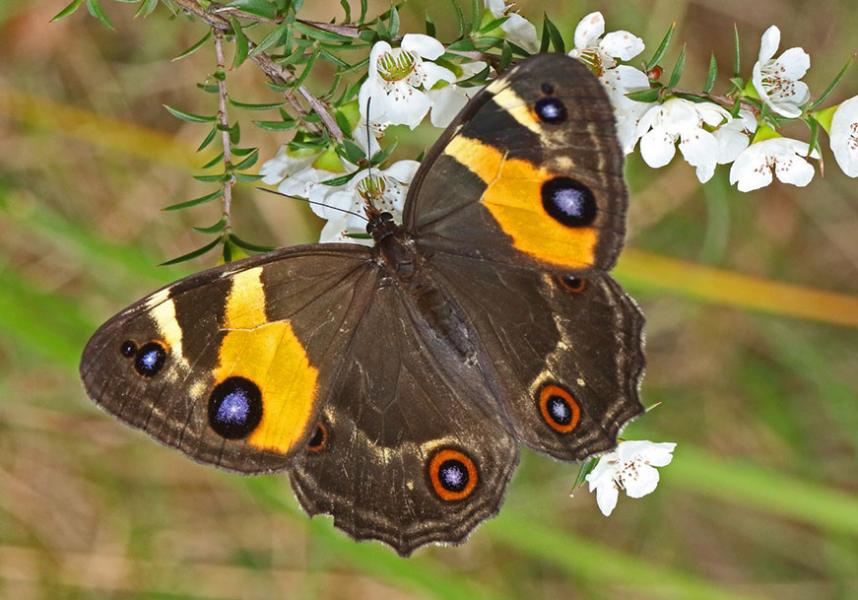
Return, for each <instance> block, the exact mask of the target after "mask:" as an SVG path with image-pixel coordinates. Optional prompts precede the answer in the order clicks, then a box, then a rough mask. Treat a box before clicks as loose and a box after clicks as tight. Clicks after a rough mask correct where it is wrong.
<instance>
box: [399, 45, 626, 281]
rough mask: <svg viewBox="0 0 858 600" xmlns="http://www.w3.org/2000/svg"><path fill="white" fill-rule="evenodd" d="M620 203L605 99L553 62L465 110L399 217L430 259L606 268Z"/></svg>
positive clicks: (614, 245) (488, 92) (573, 66)
mask: <svg viewBox="0 0 858 600" xmlns="http://www.w3.org/2000/svg"><path fill="white" fill-rule="evenodd" d="M451 182H455V186H454V187H451ZM626 204H627V198H626V187H625V183H624V181H623V153H622V151H621V150H620V147H619V143H618V141H617V138H616V133H615V126H614V117H613V112H612V109H611V104H610V102H609V100H608V97H607V95H606V93H605V91H604V90H603V89H602V85H601V83H600V82H599V80H598V79H597V78H596V77H595V76H593V74H592V73H590V72H589V70H588V69H587V68H586V67H585V66H584V65H582V64H581V63H579V62H578V61H577V60H575V59H572V58H569V57H568V56H564V55H556V54H554V55H539V56H536V57H533V58H531V59H529V60H527V61H525V62H523V63H521V64H520V65H518V66H516V67H514V68H513V69H511V70H510V71H509V72H508V73H506V74H505V75H504V76H503V77H501V78H499V79H497V80H496V81H494V82H492V83H491V84H490V85H489V86H487V87H486V88H485V89H484V90H482V91H481V92H480V93H479V94H477V95H476V96H475V97H474V98H473V99H472V100H471V101H470V103H469V104H468V106H467V107H466V108H465V109H464V110H463V111H462V113H461V114H460V115H459V116H458V117H457V119H456V120H455V121H454V122H453V124H452V125H451V126H450V128H448V130H447V131H446V132H445V134H444V135H443V136H442V138H441V139H440V140H439V141H438V142H437V143H436V145H435V146H434V147H433V149H432V150H431V151H430V152H429V154H428V156H427V158H426V160H424V162H423V164H422V165H421V168H420V170H419V171H418V173H417V174H416V176H415V180H414V183H413V184H412V187H411V190H410V192H409V196H408V200H407V202H406V207H405V217H404V218H405V226H406V228H408V229H410V230H411V231H413V232H414V235H415V238H416V239H417V243H418V244H419V245H420V247H421V249H423V250H424V251H425V252H427V253H431V252H433V251H436V250H441V251H445V252H451V253H457V254H466V255H469V256H474V257H479V258H485V259H488V260H492V261H495V262H501V263H505V264H515V265H530V266H536V267H542V268H556V269H562V270H567V271H568V270H581V269H587V268H589V267H591V266H598V267H600V268H603V269H608V268H610V267H611V266H612V265H613V263H614V262H615V260H616V257H617V254H618V253H619V251H620V248H621V246H622V240H623V235H624V222H625V210H626Z"/></svg>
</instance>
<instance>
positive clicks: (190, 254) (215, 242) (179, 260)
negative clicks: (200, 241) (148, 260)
mask: <svg viewBox="0 0 858 600" xmlns="http://www.w3.org/2000/svg"><path fill="white" fill-rule="evenodd" d="M220 242H221V238H220V237H217V238H215V239H214V240H212V241H211V242H209V243H208V244H206V245H205V246H201V247H199V248H197V249H196V250H192V251H191V252H188V253H187V254H183V255H182V256H179V257H176V258H171V259H170V260H168V261H167V262H162V263H161V265H160V266H162V267H166V266H169V265H176V264H179V263H182V262H187V261H189V260H192V259H194V258H197V257H198V256H202V255H203V254H205V253H206V252H209V251H211V250H212V248H214V247H215V246H217V245H218V244H220Z"/></svg>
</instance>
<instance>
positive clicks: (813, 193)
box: [0, 0, 858, 600]
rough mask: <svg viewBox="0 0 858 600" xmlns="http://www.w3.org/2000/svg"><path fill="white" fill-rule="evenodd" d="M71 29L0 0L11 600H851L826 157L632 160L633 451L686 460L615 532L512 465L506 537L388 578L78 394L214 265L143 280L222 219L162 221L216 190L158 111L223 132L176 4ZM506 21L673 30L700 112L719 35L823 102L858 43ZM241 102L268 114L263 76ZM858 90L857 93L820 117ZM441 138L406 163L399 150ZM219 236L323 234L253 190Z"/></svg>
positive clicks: (756, 24) (653, 15)
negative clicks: (203, 117)
mask: <svg viewBox="0 0 858 600" xmlns="http://www.w3.org/2000/svg"><path fill="white" fill-rule="evenodd" d="M64 4H65V2H64V1H62V2H61V1H60V0H2V1H0V40H2V42H0V597H3V598H16V599H17V598H56V597H63V598H272V597H280V598H341V597H348V598H354V599H359V598H529V599H531V600H537V599H542V598H724V599H727V598H786V599H793V598H795V599H805V598H848V597H852V598H854V597H858V568H857V567H856V565H858V500H856V496H855V492H856V490H858V476H856V475H857V474H858V458H856V449H858V410H856V406H855V402H856V398H857V397H858V375H856V373H858V351H857V350H858V343H856V330H855V327H856V326H858V297H856V294H858V283H856V281H858V242H856V240H858V204H856V183H855V180H850V179H848V178H846V177H845V176H844V175H843V174H842V173H841V172H840V171H839V169H838V168H837V167H836V164H835V163H834V161H833V160H832V159H831V156H830V154H828V158H829V160H828V162H827V163H826V173H825V177H824V178H823V177H819V176H818V177H817V178H816V179H815V181H814V182H813V183H812V184H811V185H810V186H809V187H808V188H805V189H799V188H794V187H789V186H783V185H774V186H772V187H769V188H766V189H764V190H762V191H759V192H756V193H753V194H747V195H743V194H739V193H737V192H735V191H734V190H732V189H730V187H729V186H728V185H727V182H726V172H725V170H724V169H723V168H721V169H720V170H719V172H718V174H717V176H716V178H715V179H714V180H713V181H712V182H710V183H709V184H708V185H706V186H700V185H699V184H698V183H697V181H696V179H695V178H694V175H693V171H692V169H691V168H690V167H689V166H688V165H687V164H685V163H683V162H681V161H676V162H674V164H672V165H671V166H669V167H667V168H665V169H662V170H659V171H653V170H651V169H648V168H646V167H644V166H642V165H641V163H640V161H639V160H637V159H634V158H633V159H632V160H631V162H630V164H629V167H628V174H629V179H630V183H631V186H632V191H633V196H632V201H631V212H630V226H629V230H630V236H629V249H628V251H627V252H626V253H625V254H624V255H623V258H622V259H621V261H620V267H619V269H618V272H617V274H618V277H619V279H620V280H621V281H622V282H623V283H624V285H625V286H626V288H627V289H628V290H629V291H630V292H631V293H633V294H634V295H635V297H636V298H637V299H638V300H639V301H640V302H641V304H642V306H643V309H644V311H645V313H646V315H647V318H648V323H649V324H648V329H647V348H648V363H649V368H648V373H647V377H646V380H645V383H644V387H643V393H644V399H645V403H646V404H647V405H652V404H656V403H659V402H661V403H662V404H661V406H660V407H658V408H657V409H656V410H653V411H652V412H650V413H649V414H648V415H647V416H646V417H645V418H643V419H641V420H640V421H638V422H637V423H634V424H633V425H632V426H630V427H629V428H628V429H627V430H626V436H627V437H629V438H632V439H647V438H648V439H653V440H656V441H678V442H679V446H678V448H677V450H676V458H675V461H674V464H673V465H671V466H670V467H667V468H665V469H663V470H662V484H661V486H660V487H659V489H658V490H657V491H656V492H655V493H654V494H653V495H651V496H648V497H646V498H644V499H642V500H637V501H633V500H629V499H627V498H621V500H620V505H619V506H618V508H617V510H616V512H615V513H614V515H613V516H612V517H610V518H609V519H606V518H604V517H603V516H602V515H601V514H600V513H599V512H598V510H597V508H596V505H595V502H594V498H593V497H592V496H591V495H590V494H588V493H587V492H586V491H585V490H584V489H580V490H578V491H577V492H576V493H575V495H574V497H573V498H570V497H569V492H570V491H571V486H572V483H573V481H574V479H575V476H576V473H577V468H576V467H575V466H574V465H566V464H560V463H556V462H553V461H551V460H549V459H547V458H545V457H541V456H537V455H535V454H532V453H525V455H524V457H523V463H522V466H521V468H520V470H519V472H518V474H517V476H516V477H515V478H514V480H513V482H512V484H511V486H510V489H509V493H508V498H507V502H506V505H505V506H504V508H503V510H502V512H501V515H500V516H499V517H498V518H496V519H494V520H492V521H490V522H488V523H486V524H485V525H484V526H482V527H480V528H479V529H478V530H477V531H476V533H475V534H474V535H473V536H472V537H471V539H470V540H469V541H468V542H467V543H466V544H464V545H462V546H460V547H455V548H441V547H433V548H428V549H423V550H421V551H418V552H417V553H416V555H415V557H414V558H412V559H409V560H404V559H400V558H399V557H397V556H396V555H395V554H394V553H393V552H391V551H390V550H388V549H387V548H386V547H383V546H381V545H379V544H376V543H373V542H369V543H366V542H365V543H360V544H358V543H355V542H352V541H351V540H349V539H348V538H346V537H345V536H344V535H342V534H340V533H339V532H338V531H336V530H334V529H333V528H332V526H331V525H330V522H329V521H328V520H327V519H324V518H317V519H314V520H312V521H310V520H309V519H307V518H306V517H305V516H304V515H303V513H302V512H301V511H300V509H299V508H298V507H297V504H296V502H295V500H294V498H293V496H292V493H291V491H290V490H289V487H288V482H287V480H286V478H285V477H282V476H270V477H261V478H241V477H239V476H235V475H229V474H224V473H221V472H218V471H216V470H215V469H212V468H208V467H203V466H200V465H197V464H195V463H193V462H191V461H190V460H188V459H186V458H185V457H184V456H182V455H180V454H179V453H177V452H175V451H173V450H170V449H167V448H164V447H162V446H160V445H158V444H156V443H154V442H153V441H151V440H150V439H148V438H146V437H145V436H143V435H142V434H140V433H138V432H135V431H132V430H130V429H128V428H126V427H124V426H122V425H120V424H119V423H118V422H116V421H114V420H113V419H111V418H110V417H108V416H107V415H105V414H103V413H101V412H100V411H99V410H98V409H97V408H96V407H95V406H94V405H93V404H91V403H90V401H89V400H88V399H87V398H86V397H85V395H84V393H83V391H82V389H81V386H80V384H79V382H78V379H77V369H76V367H77V362H78V358H79V354H80V352H81V349H82V347H83V344H84V342H85V341H86V339H87V337H88V336H89V335H90V334H91V333H92V332H93V330H94V329H95V327H96V326H97V325H98V324H99V323H101V322H102V321H103V320H104V319H106V318H107V317H108V316H110V315H112V314H113V313H114V312H115V311H117V310H118V309H120V308H122V307H123V306H125V305H127V304H129V303H130V302H131V301H133V300H135V299H137V298H138V297H139V296H142V295H143V294H144V293H147V292H149V291H151V290H153V289H155V288H157V287H159V286H160V285H162V284H164V283H166V282H169V281H171V280H174V279H176V278H178V277H181V276H183V275H184V274H187V273H188V272H190V270H191V269H201V268H204V267H207V266H210V265H211V264H212V263H213V261H214V258H213V257H208V258H204V259H198V260H197V261H196V262H195V263H194V264H193V265H184V266H181V267H170V268H158V267H156V266H155V265H156V264H157V263H159V262H162V261H163V260H165V259H167V258H171V257H173V256H177V255H179V254H182V253H184V252H187V251H189V250H191V249H193V248H195V247H197V246H199V245H201V244H202V241H201V240H202V238H201V237H200V236H199V235H198V234H194V233H193V232H192V231H191V229H190V226H191V225H208V224H210V223H212V222H214V221H216V220H217V212H218V208H217V207H216V206H214V205H207V206H203V207H200V208H199V209H195V210H194V211H189V212H186V213H185V214H178V215H177V214H174V213H162V212H161V211H160V209H161V208H162V207H163V206H165V205H167V204H170V203H173V202H177V201H180V200H183V199H187V198H192V197H195V196H198V195H201V194H202V193H205V192H206V191H207V190H208V189H209V188H208V187H206V186H204V185H203V184H200V183H197V182H195V181H194V180H192V179H191V177H190V173H191V172H192V170H193V167H194V166H199V165H200V164H202V163H203V162H205V161H204V160H203V159H202V158H201V157H199V156H194V155H193V154H192V151H193V148H194V147H195V146H196V144H197V143H198V141H199V137H200V136H201V135H203V134H204V133H205V131H204V129H201V128H200V127H198V126H197V127H195V126H192V125H188V124H185V123H181V122H179V121H177V120H175V119H174V118H172V117H171V116H169V115H168V114H167V113H166V111H165V110H164V109H163V108H162V104H164V103H168V104H171V105H173V106H178V107H181V108H184V109H186V110H189V111H192V112H209V113H211V112H213V107H212V106H213V105H212V102H213V100H214V99H213V98H212V97H211V96H207V95H205V94H202V93H199V92H198V91H197V90H196V88H195V86H194V84H195V83H196V82H197V81H201V80H202V79H203V78H204V76H205V74H206V73H208V72H210V70H211V69H212V65H213V56H212V51H211V49H210V48H207V49H205V50H203V51H201V52H199V53H197V54H195V55H193V56H192V57H191V58H189V59H187V60H183V61H180V62H175V63H174V62H170V59H171V58H172V57H173V56H176V55H177V54H178V53H179V52H180V51H181V50H183V49H185V48H186V47H188V46H189V45H190V44H191V43H192V42H194V41H195V40H196V39H198V38H199V37H200V36H201V35H202V33H204V31H205V29H204V27H203V26H202V25H201V24H199V23H186V22H184V21H183V20H178V21H176V20H170V19H169V18H168V16H169V15H168V14H167V12H166V11H165V10H163V9H159V10H158V11H157V13H156V14H155V15H154V16H153V17H151V18H149V19H146V20H137V21H134V20H133V19H132V18H131V16H132V14H133V7H128V6H123V5H121V4H117V3H114V2H104V4H105V8H106V10H107V12H108V13H109V15H110V16H111V17H112V18H113V20H114V22H115V23H116V26H117V32H111V31H108V30H106V29H105V28H103V27H102V26H100V25H99V24H98V23H97V22H96V21H95V20H94V19H92V18H90V17H88V16H87V15H86V14H85V11H81V12H80V13H79V14H77V15H75V16H73V17H72V18H69V19H67V20H65V21H62V22H60V23H57V24H49V23H48V20H49V19H50V17H51V16H52V15H54V14H55V13H56V12H57V11H58V10H59V9H60V8H61V7H62V6H63V5H64ZM306 4H307V7H306V10H305V16H306V17H307V18H310V19H313V18H315V19H320V20H324V19H328V18H330V17H331V15H333V14H337V15H341V14H342V13H341V12H340V10H341V9H340V8H339V3H338V2H337V1H334V0H325V1H317V2H307V3H306ZM465 4H467V3H465ZM371 6H372V7H373V8H374V9H375V10H376V11H377V12H380V11H381V10H384V9H385V8H386V5H384V4H381V3H376V4H374V5H373V4H371ZM427 7H428V8H429V10H430V11H431V12H432V14H433V16H434V17H435V20H436V21H437V22H438V23H439V24H443V23H447V22H449V21H450V20H451V12H450V9H449V6H448V5H447V4H446V3H444V2H440V3H436V2H408V3H407V4H406V5H405V7H404V8H403V10H402V14H403V24H404V27H405V31H408V30H411V31H417V30H418V29H419V27H420V25H419V24H420V23H422V20H423V15H424V13H425V11H426V9H427ZM519 8H520V9H521V11H522V12H523V14H524V15H525V16H527V17H529V18H531V19H532V20H535V21H537V22H538V21H539V20H540V18H541V15H542V12H543V11H548V12H549V13H550V15H551V16H552V18H553V19H554V20H555V21H556V22H557V23H558V24H559V25H560V26H561V30H562V32H563V33H564V36H565V37H566V39H567V43H569V41H570V40H571V37H572V31H573V29H574V26H575V23H577V21H578V19H579V18H580V17H581V16H583V15H584V14H585V13H586V12H589V11H590V10H595V9H601V10H602V11H603V12H604V13H605V16H606V18H607V20H608V29H609V30H612V29H618V28H626V29H630V30H631V31H633V32H635V33H637V34H639V35H641V36H642V37H643V38H644V39H645V41H646V42H647V45H648V48H649V52H651V51H652V50H653V49H654V48H655V46H656V45H657V44H658V41H659V40H660V39H661V36H662V35H663V33H664V31H665V30H666V28H667V27H668V25H669V24H670V23H671V22H672V21H676V22H677V24H678V30H677V38H676V39H677V40H678V41H680V42H687V43H688V52H689V54H688V63H689V64H688V70H687V72H686V75H685V79H684V85H685V86H686V87H688V88H694V87H697V88H698V89H699V88H700V87H701V86H702V82H703V80H704V78H705V69H706V65H707V63H708V58H709V52H710V50H714V51H715V52H716V54H717V56H718V57H719V59H720V62H721V64H722V65H729V64H730V61H731V47H732V40H731V28H732V25H733V23H734V22H735V23H737V24H738V27H739V31H740V33H741V36H742V40H743V42H744V48H743V58H744V61H745V65H746V69H745V71H746V73H748V72H749V71H750V65H751V64H752V63H753V60H754V59H755V56H756V52H757V48H758V44H759V35H760V33H761V32H762V31H763V30H764V29H765V28H766V27H768V25H770V24H772V23H776V24H778V25H779V26H780V27H781V29H782V31H783V34H784V47H789V46H793V45H801V46H803V47H804V48H805V49H806V50H808V51H809V52H810V54H811V56H812V60H813V65H812V69H811V71H810V73H809V75H808V76H807V78H806V80H807V81H808V82H809V84H810V86H811V89H812V90H814V91H816V92H817V93H819V92H821V90H822V89H823V88H824V87H825V86H826V85H827V84H828V83H829V81H830V80H831V79H832V78H833V76H834V74H835V73H836V72H837V71H838V70H839V69H840V67H841V66H842V64H843V62H844V61H845V60H846V58H847V57H848V56H849V55H850V54H851V53H852V52H854V51H855V50H856V44H858V40H856V37H855V32H856V31H858V10H856V5H855V3H854V2H853V1H851V0H841V1H827V2H823V1H820V2H800V1H792V0H757V1H756V2H753V3H751V2H747V1H746V0H688V1H669V2H668V1H658V0H638V1H623V2H619V1H615V2H607V1H606V2H601V3H598V2H582V1H577V2H576V1H569V2H565V1H564V2H562V3H561V2H545V1H542V2H540V1H536V0H532V1H522V2H520V3H519ZM444 31H445V27H444V26H442V27H441V28H440V32H441V37H443V34H444ZM678 49H679V44H674V47H673V48H672V50H671V52H670V53H669V55H668V59H667V62H666V64H667V65H668V66H671V65H672V61H673V59H674V58H675V57H676V55H677V53H678ZM649 52H648V54H649ZM322 83H324V82H322ZM310 85H311V87H312V86H314V85H315V84H314V82H312V81H311V82H310ZM720 85H721V89H724V87H723V86H724V78H723V77H722V78H721V80H720ZM229 87H230V90H231V93H232V96H233V97H234V98H235V99H237V100H240V101H244V102H263V101H270V100H271V98H272V96H271V93H270V92H269V91H268V90H267V89H266V87H265V85H264V80H263V78H262V76H261V74H260V73H259V72H258V70H256V69H255V67H254V65H252V64H250V63H248V64H246V65H245V66H244V67H242V68H241V69H240V71H239V72H237V73H234V74H231V75H230V77H229ZM319 89H321V86H320V87H319ZM856 93H858V70H853V71H852V72H851V73H850V74H849V75H847V77H846V79H845V80H844V83H843V84H842V85H841V87H840V88H839V89H838V90H837V92H836V93H835V95H834V96H833V100H843V99H845V98H847V97H849V96H853V95H855V94H856ZM232 116H233V117H236V116H238V117H240V118H241V119H242V120H244V121H245V122H246V123H248V125H247V126H246V127H244V128H243V129H244V133H245V136H246V137H247V139H248V140H252V141H254V142H255V143H257V144H258V145H260V146H261V148H262V153H263V157H266V156H271V155H273V153H274V152H275V150H276V148H277V146H278V143H279V142H281V141H282V140H281V139H278V136H277V135H272V134H271V133H266V132H262V131H259V130H254V128H253V127H252V126H250V125H249V121H250V120H251V119H254V118H260V116H259V115H258V113H254V114H247V113H245V114H239V113H238V112H237V111H236V112H234V113H233V115H232ZM270 118H274V117H273V116H272V117H270ZM436 133H437V131H435V132H432V131H425V132H423V133H420V132H418V134H417V135H415V136H412V137H407V138H405V139H404V140H403V143H404V148H403V151H402V155H403V156H406V155H408V154H410V155H411V156H413V155H415V154H416V153H417V152H419V149H420V148H422V147H423V146H424V145H425V144H426V143H429V142H430V141H431V135H434V134H436ZM795 133H796V135H798V134H800V135H801V136H802V137H804V139H807V134H806V133H805V132H803V131H801V130H800V129H797V130H796V132H795ZM823 144H824V145H825V147H826V148H827V139H824V141H823ZM235 215H236V219H237V231H238V233H239V235H242V237H245V238H249V239H251V240H253V241H256V242H262V243H270V244H273V245H290V244H294V243H298V242H306V241H311V240H313V239H314V238H315V236H316V235H317V232H318V228H319V225H320V223H319V222H318V221H316V220H315V218H314V217H313V216H312V215H311V213H310V211H309V210H307V208H306V207H305V206H303V205H300V204H299V203H294V202H289V201H286V200H283V199H280V198H276V197H273V196H267V195H263V194H260V193H258V192H256V191H255V190H254V189H253V186H251V185H242V186H239V187H238V189H237V200H236V209H235Z"/></svg>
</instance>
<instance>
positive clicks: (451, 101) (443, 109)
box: [428, 61, 486, 127]
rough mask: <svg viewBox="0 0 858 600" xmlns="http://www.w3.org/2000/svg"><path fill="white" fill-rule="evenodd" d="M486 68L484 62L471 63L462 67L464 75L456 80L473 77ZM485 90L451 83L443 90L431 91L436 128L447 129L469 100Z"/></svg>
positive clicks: (433, 121)
mask: <svg viewBox="0 0 858 600" xmlns="http://www.w3.org/2000/svg"><path fill="white" fill-rule="evenodd" d="M485 68H486V63H484V62H482V61H476V62H469V63H464V64H462V65H461V69H462V74H461V75H460V76H459V78H458V79H457V80H456V81H457V82H458V81H462V80H465V79H468V78H470V77H473V76H474V75H476V74H477V73H479V72H480V71H482V70H483V69H485ZM481 89H483V86H472V87H462V86H460V85H456V84H455V83H451V84H450V85H445V86H443V87H441V88H438V89H435V90H430V91H429V92H428V93H429V99H430V100H431V101H432V114H431V116H430V121H431V122H432V125H434V126H435V127H447V125H449V124H450V122H451V121H452V120H453V119H454V118H455V116H456V115H457V114H459V111H460V110H462V109H463V108H464V107H465V104H467V103H468V100H470V99H471V98H473V97H474V95H475V94H476V93H477V92H479V91H480V90H481Z"/></svg>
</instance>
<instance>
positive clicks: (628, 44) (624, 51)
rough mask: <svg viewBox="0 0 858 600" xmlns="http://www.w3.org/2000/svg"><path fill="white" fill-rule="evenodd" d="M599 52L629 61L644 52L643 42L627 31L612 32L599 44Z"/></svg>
mask: <svg viewBox="0 0 858 600" xmlns="http://www.w3.org/2000/svg"><path fill="white" fill-rule="evenodd" d="M599 50H601V51H602V52H604V53H605V54H607V55H608V56H612V57H614V58H619V59H620V60H631V59H633V58H634V57H635V56H637V55H638V54H640V53H641V52H643V51H644V42H643V40H642V39H641V38H639V37H638V36H636V35H632V34H631V33H629V32H628V31H612V32H611V33H609V34H608V35H606V36H605V37H603V38H602V41H600V42H599Z"/></svg>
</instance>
